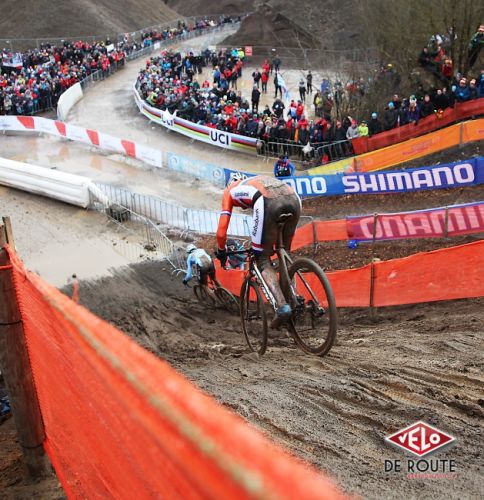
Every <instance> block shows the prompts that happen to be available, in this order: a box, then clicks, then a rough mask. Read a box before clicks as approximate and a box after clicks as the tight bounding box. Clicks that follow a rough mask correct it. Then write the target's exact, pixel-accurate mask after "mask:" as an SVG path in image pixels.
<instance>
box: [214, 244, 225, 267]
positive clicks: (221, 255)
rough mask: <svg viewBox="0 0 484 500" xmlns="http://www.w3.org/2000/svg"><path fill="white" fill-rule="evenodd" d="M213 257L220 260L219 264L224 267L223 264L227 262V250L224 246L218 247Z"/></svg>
mask: <svg viewBox="0 0 484 500" xmlns="http://www.w3.org/2000/svg"><path fill="white" fill-rule="evenodd" d="M215 257H217V259H218V260H219V261H220V264H222V267H225V264H227V251H226V250H225V248H224V249H223V250H220V249H218V250H217V251H216V252H215Z"/></svg>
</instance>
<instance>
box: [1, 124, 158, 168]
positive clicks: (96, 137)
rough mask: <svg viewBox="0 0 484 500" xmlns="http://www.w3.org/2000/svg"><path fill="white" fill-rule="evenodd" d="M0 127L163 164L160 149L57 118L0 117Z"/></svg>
mask: <svg viewBox="0 0 484 500" xmlns="http://www.w3.org/2000/svg"><path fill="white" fill-rule="evenodd" d="M0 130H4V131H14V132H39V133H44V134H49V135H54V136H56V137H61V138H64V139H70V140H71V141H77V142H82V143H84V144H88V145H89V146H95V147H97V148H100V149H103V150H106V151H114V152H116V153H120V154H122V155H126V156H130V157H132V158H136V159H138V160H140V161H142V162H144V163H147V164H148V165H151V166H153V167H158V168H161V167H162V166H163V152H162V151H161V150H159V149H154V148H150V147H148V146H144V145H141V144H137V143H135V142H133V141H129V140H125V139H120V138H118V137H114V136H112V135H109V134H104V133H102V132H97V131H96V130H91V129H88V128H84V127H79V126H77V125H72V124H70V123H65V122H61V121H58V120H49V119H48V118H41V117H39V116H0Z"/></svg>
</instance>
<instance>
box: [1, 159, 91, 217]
mask: <svg viewBox="0 0 484 500" xmlns="http://www.w3.org/2000/svg"><path fill="white" fill-rule="evenodd" d="M91 183H92V181H91V179H89V178H87V177H82V176H80V175H74V174H67V173H65V172H59V171H58V170H51V169H49V168H45V167H38V166H36V165H30V164H28V163H21V162H19V161H14V160H8V159H6V158H0V184H2V185H4V186H9V187H13V188H16V189H21V190H22V191H28V192H30V193H34V194H40V195H43V196H47V197H49V198H53V199H56V200H60V201H63V202H65V203H70V204H71V205H76V206H79V207H82V208H87V207H88V206H89V203H90V195H89V193H90V191H89V185H90V184H91Z"/></svg>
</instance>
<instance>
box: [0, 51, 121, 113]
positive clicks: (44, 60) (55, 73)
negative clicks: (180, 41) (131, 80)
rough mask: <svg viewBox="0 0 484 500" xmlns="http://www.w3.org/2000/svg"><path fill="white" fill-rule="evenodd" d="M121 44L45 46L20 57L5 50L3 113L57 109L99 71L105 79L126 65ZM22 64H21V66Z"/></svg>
mask: <svg viewBox="0 0 484 500" xmlns="http://www.w3.org/2000/svg"><path fill="white" fill-rule="evenodd" d="M122 45H123V44H121V45H120V46H119V47H117V48H114V46H113V45H111V44H110V43H109V42H108V43H106V42H98V43H93V44H90V43H87V42H82V41H78V42H64V43H63V45H62V46H60V47H58V46H54V45H50V44H46V45H42V46H41V47H40V48H39V49H34V50H28V51H26V52H24V53H22V54H21V57H19V56H18V55H17V56H16V57H15V56H14V55H12V54H10V53H8V52H7V51H5V50H4V51H3V53H2V72H1V74H0V114H7V115H27V114H32V113H36V112H38V111H43V110H46V109H49V108H51V107H54V106H55V105H56V104H57V101H58V99H59V97H60V95H61V94H62V92H64V91H65V90H66V89H68V88H69V87H71V86H72V85H74V84H75V83H77V82H79V81H81V80H83V79H84V78H86V77H87V76H89V75H91V74H92V73H95V72H98V71H99V73H98V75H99V77H100V78H105V77H106V76H108V75H109V74H110V73H112V72H113V71H116V69H117V68H119V67H120V66H123V65H124V62H125V57H126V53H125V51H124V50H123V47H122ZM20 64H21V65H20Z"/></svg>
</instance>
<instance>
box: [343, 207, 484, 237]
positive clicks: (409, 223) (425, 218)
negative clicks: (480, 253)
mask: <svg viewBox="0 0 484 500" xmlns="http://www.w3.org/2000/svg"><path fill="white" fill-rule="evenodd" d="M347 224H348V234H349V235H350V236H351V238H353V239H359V240H372V239H376V240H385V239H397V238H408V237H419V236H422V237H442V236H449V235H457V234H467V233H475V232H480V231H484V203H481V204H478V205H468V206H461V207H449V208H448V209H447V210H446V209H438V210H432V211H426V212H409V213H402V214H393V215H392V214H389V215H385V214H383V215H377V216H375V215H370V216H368V217H356V218H350V219H348V223H347ZM375 224H376V228H375Z"/></svg>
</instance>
